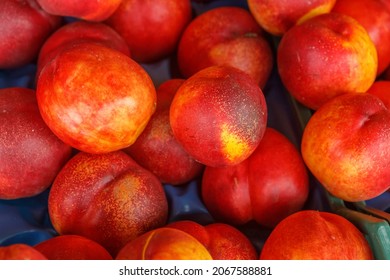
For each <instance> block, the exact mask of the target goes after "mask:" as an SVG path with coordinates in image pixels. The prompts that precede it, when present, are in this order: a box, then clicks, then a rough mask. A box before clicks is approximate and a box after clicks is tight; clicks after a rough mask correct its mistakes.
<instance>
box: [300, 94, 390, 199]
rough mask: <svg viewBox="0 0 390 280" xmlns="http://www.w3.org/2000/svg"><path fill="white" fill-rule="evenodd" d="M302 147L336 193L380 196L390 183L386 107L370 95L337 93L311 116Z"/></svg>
mask: <svg viewBox="0 0 390 280" xmlns="http://www.w3.org/2000/svg"><path fill="white" fill-rule="evenodd" d="M301 152H302V156H303V159H304V161H305V163H306V165H307V167H308V168H309V169H310V171H311V172H312V174H313V175H314V176H315V177H316V178H317V179H318V181H319V182H320V183H321V184H322V185H323V186H324V187H325V188H326V189H327V190H328V191H329V192H330V193H331V194H333V195H334V196H336V197H339V198H341V199H344V200H346V201H361V200H367V199H371V198H374V197H376V196H379V195H380V194H381V193H383V192H385V191H386V190H387V189H388V188H389V186H390V172H389V170H390V111H389V110H388V109H387V108H386V107H385V105H384V104H383V102H382V101H381V100H380V99H379V98H378V97H376V96H374V95H372V94H368V93H366V94H358V93H348V94H343V95H341V96H338V97H335V98H333V99H332V100H330V101H328V102H327V103H325V104H324V105H323V106H321V107H320V108H319V109H318V110H317V111H316V112H315V113H314V114H313V115H312V117H311V118H310V119H309V121H308V123H307V125H306V127H305V129H304V132H303V136H302V142H301Z"/></svg>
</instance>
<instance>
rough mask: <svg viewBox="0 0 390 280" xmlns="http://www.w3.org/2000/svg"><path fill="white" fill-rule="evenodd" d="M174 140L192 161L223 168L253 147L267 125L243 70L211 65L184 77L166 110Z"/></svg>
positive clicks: (257, 91) (258, 98) (254, 89)
mask: <svg viewBox="0 0 390 280" xmlns="http://www.w3.org/2000/svg"><path fill="white" fill-rule="evenodd" d="M170 123H171V127H172V131H173V134H174V136H175V137H176V139H177V141H178V142H179V143H180V144H181V145H182V146H183V148H184V149H185V150H186V151H187V152H188V153H189V154H190V155H191V156H192V157H193V158H195V159H196V160H197V161H199V162H201V163H203V164H205V165H209V166H227V165H234V164H238V163H240V162H241V161H243V160H245V159H246V158H247V157H249V155H250V154H251V153H252V152H253V151H254V150H255V149H256V147H257V145H258V144H259V142H260V140H261V138H262V137H263V134H264V131H265V128H266V124H267V104H266V101H265V97H264V95H263V92H262V90H261V89H260V87H259V86H258V85H257V84H256V82H255V81H254V80H253V79H252V78H251V77H250V76H249V75H248V74H246V73H245V72H243V71H241V70H239V69H237V68H233V67H228V66H211V67H208V68H205V69H203V70H201V71H199V72H197V73H196V74H195V75H193V76H191V77H190V78H188V79H187V80H186V81H185V82H184V83H183V84H182V85H181V86H180V88H179V89H178V91H177V92H176V95H175V97H174V98H173V101H172V104H171V108H170Z"/></svg>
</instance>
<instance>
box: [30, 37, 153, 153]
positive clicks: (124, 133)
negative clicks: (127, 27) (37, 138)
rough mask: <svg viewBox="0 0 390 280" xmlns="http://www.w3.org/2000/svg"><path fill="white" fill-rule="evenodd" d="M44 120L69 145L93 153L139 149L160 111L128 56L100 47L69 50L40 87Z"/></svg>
mask: <svg viewBox="0 0 390 280" xmlns="http://www.w3.org/2000/svg"><path fill="white" fill-rule="evenodd" d="M36 91H37V99H38V106H39V110H40V112H41V115H42V118H43V119H44V121H45V122H46V124H47V125H48V126H49V127H50V129H51V130H52V131H53V132H54V133H55V134H56V135H57V136H58V137H59V138H60V139H62V140H63V141H64V142H65V143H67V144H69V145H71V146H72V147H74V148H76V149H78V150H81V151H85V152H89V153H105V152H111V151H116V150H120V149H122V148H125V147H128V146H130V145H131V144H133V143H134V141H135V140H136V139H137V137H138V136H139V135H140V134H141V132H142V131H143V130H144V128H145V126H146V124H147V123H148V121H149V119H150V117H151V116H152V114H153V113H154V111H155V106H156V90H155V87H154V84H153V82H152V80H151V78H150V76H149V75H148V73H147V72H146V71H145V70H144V69H143V68H142V67H141V66H140V65H139V64H138V63H136V62H135V61H134V60H132V59H131V58H130V57H129V56H127V55H125V54H123V53H121V52H119V51H117V50H115V49H113V48H109V47H106V46H103V45H100V44H95V43H91V42H88V43H83V44H77V45H72V46H70V47H69V48H65V49H64V50H63V51H61V52H60V53H59V54H58V55H57V56H56V57H55V58H54V59H52V60H51V61H49V62H48V63H47V64H46V66H45V67H44V68H43V69H42V71H41V72H40V75H39V77H38V81H37V90H36Z"/></svg>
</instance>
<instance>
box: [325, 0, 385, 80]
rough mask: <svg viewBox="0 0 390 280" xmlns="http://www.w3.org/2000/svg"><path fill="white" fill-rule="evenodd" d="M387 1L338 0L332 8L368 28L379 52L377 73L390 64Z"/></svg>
mask: <svg viewBox="0 0 390 280" xmlns="http://www.w3.org/2000/svg"><path fill="white" fill-rule="evenodd" d="M386 1H387V0H385V1H383V0H378V1H371V0H338V1H336V5H335V6H334V7H333V9H332V12H335V13H342V14H346V15H349V16H351V17H353V18H354V19H356V20H357V21H358V22H359V23H360V24H361V25H362V26H363V27H364V28H365V29H366V30H367V32H368V35H369V36H370V38H371V40H372V41H373V43H374V44H375V47H376V50H377V53H378V70H377V75H380V74H382V73H383V71H384V70H385V69H386V68H387V67H389V66H390V48H389V47H388V46H389V45H390V10H389V9H387V8H386V3H385V2H386ZM387 2H389V1H387Z"/></svg>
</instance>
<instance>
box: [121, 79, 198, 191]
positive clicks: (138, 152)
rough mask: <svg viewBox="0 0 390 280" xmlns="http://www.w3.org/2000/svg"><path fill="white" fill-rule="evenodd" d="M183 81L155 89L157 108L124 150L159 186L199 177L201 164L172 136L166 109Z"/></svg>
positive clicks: (176, 81)
mask: <svg viewBox="0 0 390 280" xmlns="http://www.w3.org/2000/svg"><path fill="white" fill-rule="evenodd" d="M183 82H184V79H172V80H167V81H166V82H164V83H162V84H161V85H160V87H159V88H158V89H157V109H156V112H154V114H153V115H152V117H151V119H150V120H149V122H148V124H147V125H146V127H145V129H144V131H143V132H142V133H141V135H140V136H139V137H138V138H137V140H136V141H135V142H134V143H133V144H132V145H131V146H129V147H127V148H125V149H124V150H123V151H125V152H126V153H128V154H129V155H131V157H132V158H133V159H134V160H136V161H137V162H138V163H139V164H141V165H142V166H143V167H145V168H146V169H148V170H150V171H151V172H153V173H154V174H155V175H156V176H157V177H158V178H159V179H160V181H161V182H162V183H166V184H172V185H180V184H183V183H187V182H189V181H190V180H192V179H194V178H195V177H197V176H199V175H200V174H201V172H202V171H203V164H201V163H199V162H197V161H196V160H195V159H194V158H192V156H190V155H189V154H188V153H187V151H186V150H184V149H183V147H182V146H181V145H180V143H179V142H178V141H177V140H176V138H175V137H174V135H173V132H172V128H171V125H170V122H169V108H170V104H171V102H172V99H173V97H174V96H175V94H176V91H177V89H178V88H179V87H180V85H181V84H182V83H183Z"/></svg>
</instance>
